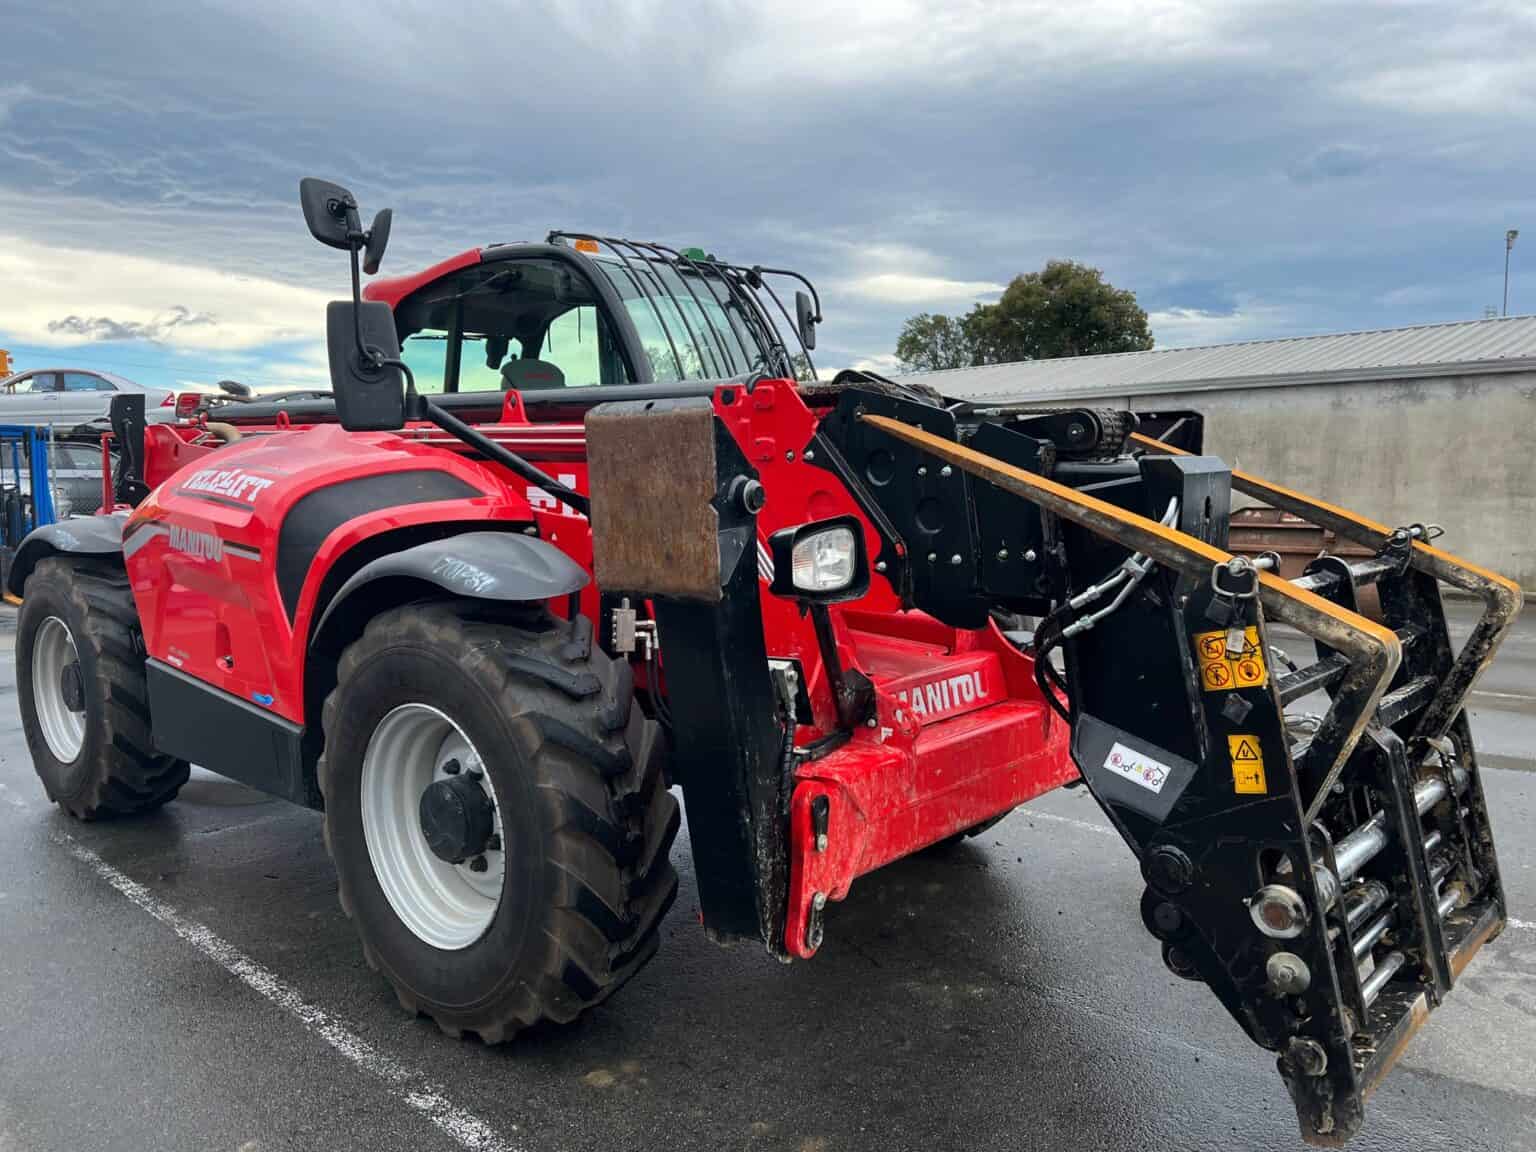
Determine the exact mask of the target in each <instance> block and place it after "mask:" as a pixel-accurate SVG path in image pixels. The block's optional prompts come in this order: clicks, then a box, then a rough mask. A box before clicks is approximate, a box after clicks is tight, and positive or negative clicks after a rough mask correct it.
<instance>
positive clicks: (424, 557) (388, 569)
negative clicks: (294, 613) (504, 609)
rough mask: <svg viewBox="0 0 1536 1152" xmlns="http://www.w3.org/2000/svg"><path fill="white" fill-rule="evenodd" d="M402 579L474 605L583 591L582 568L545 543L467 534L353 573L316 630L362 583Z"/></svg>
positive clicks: (506, 534)
mask: <svg viewBox="0 0 1536 1152" xmlns="http://www.w3.org/2000/svg"><path fill="white" fill-rule="evenodd" d="M398 576H405V577H410V578H412V579H416V580H424V581H426V582H428V583H430V584H436V585H437V586H438V587H439V588H441V589H443V590H444V591H445V592H451V593H453V594H454V595H456V596H467V597H471V598H473V599H477V600H508V601H521V602H525V603H527V602H535V601H539V600H549V599H551V598H553V597H556V596H564V595H567V594H568V593H571V592H575V591H578V590H580V589H582V588H585V587H586V586H587V583H588V581H589V579H590V577H588V575H587V572H586V569H584V568H583V567H582V566H581V565H580V564H577V563H576V561H574V560H572V559H571V558H570V557H569V556H567V555H566V554H565V553H564V552H562V551H560V549H558V548H556V547H555V546H554V545H553V544H550V543H548V542H547V541H544V540H540V539H538V538H536V537H532V536H523V535H520V534H518V533H513V532H466V533H464V534H463V535H461V536H450V537H449V538H448V539H446V540H432V541H429V542H428V543H426V544H418V545H417V546H416V547H414V548H407V549H405V550H404V551H401V552H395V553H392V554H390V555H388V556H380V557H379V558H378V559H377V560H374V561H373V562H372V563H369V564H365V565H363V567H361V568H359V569H358V570H357V571H356V572H355V573H353V575H352V577H351V579H349V580H348V581H347V582H346V583H345V584H343V585H342V586H341V589H340V590H339V591H338V592H337V593H336V595H335V596H334V597H332V599H331V602H330V603H329V604H327V605H326V607H325V612H324V614H323V615H322V616H321V617H320V623H319V625H318V626H317V627H316V629H315V635H316V636H319V635H320V634H321V633H323V632H324V631H325V626H326V622H327V621H329V620H330V619H331V616H332V614H333V613H334V612H335V611H336V610H337V608H338V607H339V606H340V605H341V604H343V603H344V602H345V601H346V600H347V598H348V597H349V596H351V595H352V594H353V593H354V592H356V591H357V590H358V589H359V588H362V587H363V586H364V585H365V584H372V583H373V582H374V581H376V580H384V579H388V578H390V577H398Z"/></svg>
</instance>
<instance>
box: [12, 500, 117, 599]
mask: <svg viewBox="0 0 1536 1152" xmlns="http://www.w3.org/2000/svg"><path fill="white" fill-rule="evenodd" d="M60 552H62V553H66V554H68V555H79V556H121V555H122V554H123V521H122V519H121V518H120V517H117V516H80V517H72V518H70V519H68V520H60V521H59V522H58V523H56V524H44V525H43V526H42V527H41V528H35V529H33V530H32V531H31V532H28V533H27V537H26V539H25V540H23V541H22V542H21V547H19V548H17V549H16V556H15V559H13V560H12V561H11V570H10V573H9V574H8V575H7V576H6V580H5V590H6V591H7V592H9V593H10V594H11V595H12V596H20V595H22V588H23V587H24V586H25V584H26V582H27V577H28V576H30V575H32V569H34V568H36V567H37V562H38V561H39V560H42V559H44V558H45V557H48V556H53V555H55V554H57V553H60Z"/></svg>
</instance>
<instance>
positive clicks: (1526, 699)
mask: <svg viewBox="0 0 1536 1152" xmlns="http://www.w3.org/2000/svg"><path fill="white" fill-rule="evenodd" d="M1468 695H1470V696H1486V697H1487V698H1488V699H1490V700H1513V701H1514V702H1515V703H1517V704H1536V696H1527V695H1525V694H1524V693H1521V692H1490V691H1488V690H1487V689H1486V688H1474V689H1472V691H1471V692H1470V693H1468Z"/></svg>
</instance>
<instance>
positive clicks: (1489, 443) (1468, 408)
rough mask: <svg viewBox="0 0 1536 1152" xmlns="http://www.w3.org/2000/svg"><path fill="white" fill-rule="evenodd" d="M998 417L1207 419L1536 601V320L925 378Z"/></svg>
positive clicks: (1240, 448) (1220, 445)
mask: <svg viewBox="0 0 1536 1152" xmlns="http://www.w3.org/2000/svg"><path fill="white" fill-rule="evenodd" d="M923 379H924V381H926V382H928V383H930V384H932V385H933V386H934V387H936V388H938V389H939V390H940V391H941V392H943V393H945V394H946V395H949V396H954V397H959V398H964V399H967V400H976V401H985V402H991V403H1002V402H1007V403H1020V402H1024V403H1039V404H1042V405H1054V404H1065V403H1084V404H1093V405H1098V406H1119V407H1127V408H1132V409H1136V410H1138V411H1155V410H1157V409H1159V408H1166V409H1175V408H1177V409H1195V410H1197V411H1199V412H1201V413H1203V415H1204V417H1205V442H1206V450H1207V451H1209V452H1213V453H1216V454H1218V455H1221V456H1223V457H1225V458H1226V459H1227V460H1228V462H1229V463H1231V464H1233V465H1234V466H1240V467H1242V468H1244V469H1246V470H1247V471H1250V472H1254V473H1257V474H1259V475H1261V476H1266V477H1269V478H1271V479H1274V480H1278V481H1281V482H1283V483H1285V484H1288V485H1290V486H1292V487H1299V488H1303V489H1305V490H1308V491H1311V492H1313V493H1315V494H1317V495H1319V496H1322V497H1324V498H1325V499H1328V500H1332V501H1335V502H1338V503H1341V504H1345V505H1348V506H1352V507H1354V508H1356V509H1358V510H1359V511H1361V512H1364V513H1367V514H1368V515H1371V516H1373V517H1374V518H1376V519H1379V520H1384V521H1386V522H1388V523H1394V524H1399V523H1400V524H1407V523H1414V522H1426V523H1430V522H1433V523H1438V524H1441V525H1443V526H1444V527H1445V529H1446V533H1447V535H1446V546H1447V547H1449V548H1450V549H1451V550H1453V551H1458V552H1461V553H1462V554H1463V555H1465V556H1467V557H1468V558H1469V559H1472V560H1476V561H1478V562H1480V563H1482V564H1486V565H1487V566H1489V567H1492V568H1494V569H1497V570H1499V571H1503V572H1506V573H1508V574H1509V575H1511V576H1513V577H1515V578H1516V579H1518V580H1520V582H1521V583H1522V584H1523V585H1524V586H1525V587H1526V588H1536V316H1511V317H1509V318H1507V319H1496V320H1470V321H1465V322H1461V323H1453V324H1428V325H1422V326H1419V327H1413V328H1393V329H1384V330H1380V331H1373V332H1345V333H1340V334H1338V335H1329V336H1305V337H1298V338H1293V339H1285V340H1255V341H1251V342H1247V343H1242V344H1222V345H1213V346H1210V347H1204V348H1172V349H1167V350H1156V351H1152V352H1127V353H1121V354H1118V355H1113V356H1080V357H1075V358H1071V359H1062V360H1035V361H1029V362H1025V363H1018V364H996V365H987V366H984V367H978V368H957V369H952V370H950V371H945V372H931V373H925V374H923Z"/></svg>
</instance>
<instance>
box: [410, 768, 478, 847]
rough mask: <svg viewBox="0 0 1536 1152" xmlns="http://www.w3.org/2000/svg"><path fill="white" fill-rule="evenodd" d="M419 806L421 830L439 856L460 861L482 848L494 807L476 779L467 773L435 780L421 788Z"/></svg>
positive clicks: (429, 845)
mask: <svg viewBox="0 0 1536 1152" xmlns="http://www.w3.org/2000/svg"><path fill="white" fill-rule="evenodd" d="M420 808H421V813H420V815H421V834H422V835H423V836H425V837H426V838H427V847H428V848H430V849H432V855H434V856H436V857H437V858H438V859H439V860H443V861H446V862H447V863H449V864H462V863H463V862H464V861H465V860H468V859H469V858H470V857H471V856H479V855H480V854H481V853H482V852H484V851H485V849H486V845H487V843H488V842H489V841H490V838H491V833H492V831H493V830H494V827H495V822H494V817H495V814H496V810H495V808H493V807H492V806H491V799H490V797H489V796H487V795H486V794H485V789H484V788H482V787H481V786H480V784H479V782H478V781H477V780H473V779H471V778H470V777H469V776H467V775H461V776H449V777H447V778H446V779H443V780H435V781H433V782H432V783H431V784H429V785H427V787H426V789H425V790H423V792H422V794H421V805H420Z"/></svg>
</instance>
